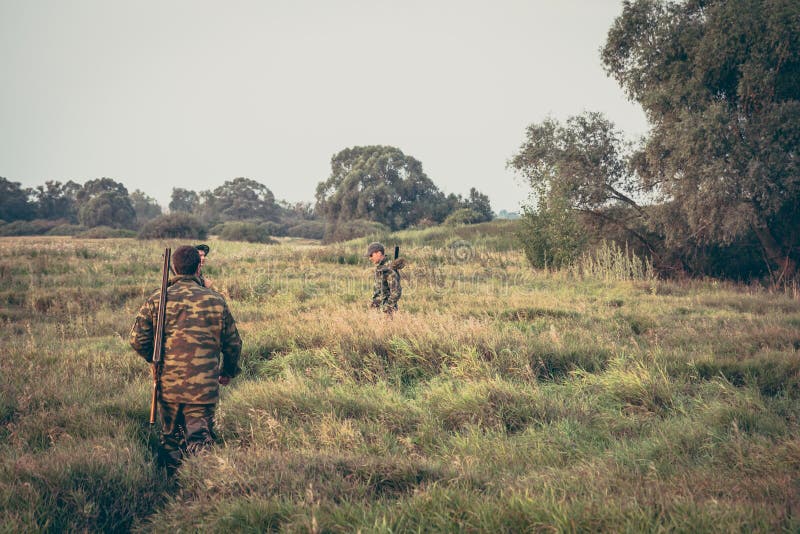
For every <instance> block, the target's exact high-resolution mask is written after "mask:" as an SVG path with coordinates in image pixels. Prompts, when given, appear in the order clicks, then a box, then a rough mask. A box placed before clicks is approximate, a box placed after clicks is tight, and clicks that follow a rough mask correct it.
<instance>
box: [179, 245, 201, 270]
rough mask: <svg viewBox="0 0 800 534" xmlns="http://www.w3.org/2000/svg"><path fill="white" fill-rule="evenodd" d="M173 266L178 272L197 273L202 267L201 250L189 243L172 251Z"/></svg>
mask: <svg viewBox="0 0 800 534" xmlns="http://www.w3.org/2000/svg"><path fill="white" fill-rule="evenodd" d="M172 267H173V268H174V269H175V273H176V274H196V273H197V269H198V267H200V252H199V251H198V250H197V248H195V247H190V246H188V245H184V246H182V247H178V248H177V249H175V252H173V253H172Z"/></svg>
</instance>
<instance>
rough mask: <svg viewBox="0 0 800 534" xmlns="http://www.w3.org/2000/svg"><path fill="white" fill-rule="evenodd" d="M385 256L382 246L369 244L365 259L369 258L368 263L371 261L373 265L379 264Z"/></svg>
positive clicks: (376, 243)
mask: <svg viewBox="0 0 800 534" xmlns="http://www.w3.org/2000/svg"><path fill="white" fill-rule="evenodd" d="M385 254H386V249H384V248H383V245H382V244H380V243H378V242H375V243H370V244H369V246H368V247H367V257H368V258H369V261H371V262H372V263H375V264H377V263H380V261H381V260H382V259H383V257H384V256H385Z"/></svg>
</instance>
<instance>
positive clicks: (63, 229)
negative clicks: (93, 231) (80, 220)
mask: <svg viewBox="0 0 800 534" xmlns="http://www.w3.org/2000/svg"><path fill="white" fill-rule="evenodd" d="M87 230H88V228H86V227H85V226H81V225H80V224H59V225H58V226H56V227H54V228H51V229H50V230H48V231H47V234H46V235H78V234H80V233H82V232H85V231H87Z"/></svg>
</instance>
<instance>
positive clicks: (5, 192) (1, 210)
mask: <svg viewBox="0 0 800 534" xmlns="http://www.w3.org/2000/svg"><path fill="white" fill-rule="evenodd" d="M29 193H30V192H29V191H28V190H25V189H22V184H20V183H19V182H12V181H10V180H8V179H6V178H3V177H2V176H0V220H3V221H7V222H11V221H17V220H24V221H28V220H30V219H33V218H34V217H35V216H36V211H35V208H34V206H33V205H32V204H31V203H30V202H29V201H28V195H29Z"/></svg>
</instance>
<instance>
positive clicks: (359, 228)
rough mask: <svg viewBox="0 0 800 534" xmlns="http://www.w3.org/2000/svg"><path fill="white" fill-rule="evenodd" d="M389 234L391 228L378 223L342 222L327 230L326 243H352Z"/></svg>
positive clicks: (364, 221) (362, 221)
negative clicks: (362, 238) (360, 239)
mask: <svg viewBox="0 0 800 534" xmlns="http://www.w3.org/2000/svg"><path fill="white" fill-rule="evenodd" d="M388 233H389V227H388V226H386V225H384V224H381V223H379V222H376V221H368V220H366V219H354V220H352V221H345V222H340V223H339V224H337V225H335V226H333V227H332V228H330V227H329V228H326V234H325V241H326V242H329V243H330V242H334V241H350V240H351V239H358V238H361V237H368V236H373V237H377V236H381V235H386V234H388Z"/></svg>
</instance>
